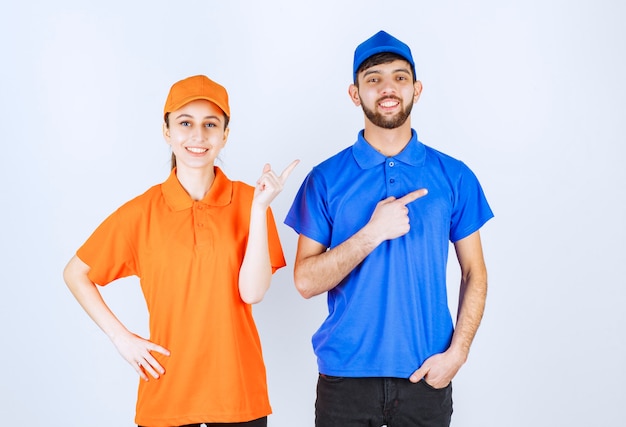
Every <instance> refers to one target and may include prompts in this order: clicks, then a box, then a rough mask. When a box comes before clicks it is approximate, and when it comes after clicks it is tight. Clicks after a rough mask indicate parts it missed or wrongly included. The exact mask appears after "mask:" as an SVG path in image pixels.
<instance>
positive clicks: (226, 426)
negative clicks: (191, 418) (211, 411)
mask: <svg viewBox="0 0 626 427" xmlns="http://www.w3.org/2000/svg"><path fill="white" fill-rule="evenodd" d="M201 426H202V427H204V426H206V427H267V417H263V418H259V419H258V420H252V421H245V422H243V423H200V424H186V425H184V426H180V427H201ZM139 427H141V426H139Z"/></svg>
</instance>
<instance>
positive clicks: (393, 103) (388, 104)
mask: <svg viewBox="0 0 626 427" xmlns="http://www.w3.org/2000/svg"><path fill="white" fill-rule="evenodd" d="M396 104H397V102H395V101H385V102H381V103H380V105H381V107H393V106H395V105H396Z"/></svg>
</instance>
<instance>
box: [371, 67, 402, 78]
mask: <svg viewBox="0 0 626 427" xmlns="http://www.w3.org/2000/svg"><path fill="white" fill-rule="evenodd" d="M391 73H392V74H393V73H406V74H411V71H410V70H409V69H408V68H396V69H395V70H393V71H392V72H391ZM370 74H382V73H381V71H380V70H379V69H377V68H373V69H372V68H370V69H368V70H365V72H364V73H363V77H365V76H369V75H370Z"/></svg>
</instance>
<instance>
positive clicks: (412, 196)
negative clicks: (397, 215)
mask: <svg viewBox="0 0 626 427" xmlns="http://www.w3.org/2000/svg"><path fill="white" fill-rule="evenodd" d="M426 194H428V190H427V189H425V188H420V189H419V190H415V191H411V192H410V193H409V194H406V195H405V196H403V197H401V198H399V199H398V202H400V203H402V204H403V205H408V204H409V203H411V202H413V201H415V200H417V199H419V198H420V197H424V196H425V195H426Z"/></svg>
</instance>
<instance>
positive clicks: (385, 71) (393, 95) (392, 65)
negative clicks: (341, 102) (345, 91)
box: [350, 60, 421, 129]
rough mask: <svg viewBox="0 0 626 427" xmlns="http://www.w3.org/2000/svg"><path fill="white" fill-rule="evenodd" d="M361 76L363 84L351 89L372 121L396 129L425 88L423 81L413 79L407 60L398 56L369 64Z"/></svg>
mask: <svg viewBox="0 0 626 427" xmlns="http://www.w3.org/2000/svg"><path fill="white" fill-rule="evenodd" d="M357 78H358V83H359V86H358V88H357V87H356V86H352V87H351V90H350V92H351V95H352V98H353V101H354V102H355V104H356V105H361V107H362V108H363V112H364V113H365V117H367V119H368V120H369V121H370V122H372V124H374V125H375V126H378V127H381V128H384V129H395V128H398V127H400V126H402V125H403V124H404V123H405V122H406V121H407V119H408V118H409V116H410V115H411V110H412V108H413V104H414V103H415V102H417V99H418V97H419V94H420V91H421V84H420V83H419V82H413V74H412V72H411V66H410V64H409V63H408V62H407V61H404V60H395V61H393V62H389V63H386V64H379V65H375V66H372V67H370V68H366V69H365V70H363V71H361V72H360V73H359V75H358V76H357Z"/></svg>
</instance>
